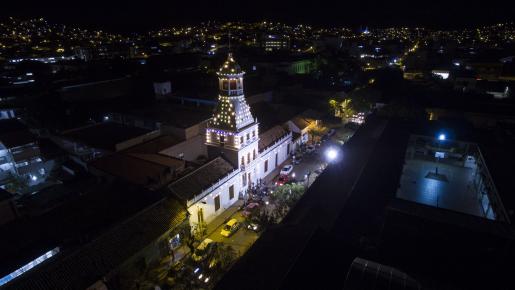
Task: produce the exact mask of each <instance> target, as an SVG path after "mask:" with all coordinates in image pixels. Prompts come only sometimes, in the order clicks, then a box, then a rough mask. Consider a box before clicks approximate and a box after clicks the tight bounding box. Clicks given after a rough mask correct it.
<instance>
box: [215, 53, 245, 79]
mask: <svg viewBox="0 0 515 290" xmlns="http://www.w3.org/2000/svg"><path fill="white" fill-rule="evenodd" d="M241 73H243V71H242V70H241V67H240V65H239V64H238V63H236V61H234V58H233V56H232V53H229V54H228V55H227V60H226V61H225V62H224V64H223V65H222V67H221V68H220V70H219V71H218V74H220V75H235V74H241Z"/></svg>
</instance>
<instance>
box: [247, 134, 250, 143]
mask: <svg viewBox="0 0 515 290" xmlns="http://www.w3.org/2000/svg"><path fill="white" fill-rule="evenodd" d="M249 140H250V134H249V133H247V141H249Z"/></svg>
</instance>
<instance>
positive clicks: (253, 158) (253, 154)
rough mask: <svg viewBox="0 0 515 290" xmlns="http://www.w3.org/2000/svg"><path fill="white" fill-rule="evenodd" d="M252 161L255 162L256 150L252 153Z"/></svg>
mask: <svg viewBox="0 0 515 290" xmlns="http://www.w3.org/2000/svg"><path fill="white" fill-rule="evenodd" d="M252 160H256V149H254V150H253V151H252Z"/></svg>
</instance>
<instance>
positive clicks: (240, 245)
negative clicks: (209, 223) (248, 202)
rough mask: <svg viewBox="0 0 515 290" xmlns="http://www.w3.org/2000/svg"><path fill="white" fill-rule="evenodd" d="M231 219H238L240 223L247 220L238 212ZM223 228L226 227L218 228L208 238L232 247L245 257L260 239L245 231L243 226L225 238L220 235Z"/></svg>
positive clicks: (251, 232)
mask: <svg viewBox="0 0 515 290" xmlns="http://www.w3.org/2000/svg"><path fill="white" fill-rule="evenodd" d="M231 218H235V219H237V220H238V221H239V222H240V223H243V222H244V221H245V218H244V217H243V216H242V215H241V211H238V212H236V213H235V214H234V215H232V216H231ZM223 226H224V225H223V224H222V225H221V226H219V227H218V228H216V230H215V231H213V233H211V234H210V235H209V236H208V238H210V239H212V240H213V241H215V242H221V243H224V244H226V245H230V246H232V247H233V248H234V249H235V250H236V252H238V253H239V255H243V254H244V253H245V252H246V251H247V249H248V248H249V247H250V246H251V245H252V244H253V243H254V242H255V241H256V240H257V238H258V235H257V234H256V233H255V232H253V231H249V230H247V229H245V228H244V227H243V224H242V227H241V228H240V229H239V230H238V231H237V232H236V233H234V234H233V235H232V236H230V237H228V238H227V237H224V236H222V235H221V234H220V232H221V230H222V228H223Z"/></svg>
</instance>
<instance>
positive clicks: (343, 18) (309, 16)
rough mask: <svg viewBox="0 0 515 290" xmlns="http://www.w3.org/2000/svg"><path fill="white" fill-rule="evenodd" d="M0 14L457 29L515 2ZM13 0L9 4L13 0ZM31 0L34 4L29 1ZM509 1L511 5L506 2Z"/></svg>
mask: <svg viewBox="0 0 515 290" xmlns="http://www.w3.org/2000/svg"><path fill="white" fill-rule="evenodd" d="M2 2H4V1H2ZM5 2H7V3H2V9H1V11H0V15H1V16H21V17H31V16H36V17H37V16H45V17H47V18H48V20H50V21H52V22H55V23H65V24H80V25H82V26H87V27H93V28H105V29H108V30H115V31H143V30H147V29H152V28H158V27H162V26H163V25H166V24H188V23H197V22H201V21H207V20H220V21H230V20H245V21H256V20H258V21H261V20H279V21H282V22H287V23H291V24H295V23H308V24H313V25H318V26H325V25H331V26H351V27H359V26H362V25H363V26H371V27H375V26H393V25H409V26H413V25H420V26H429V27H437V28H460V27H463V26H473V25H476V24H488V23H495V22H500V21H513V20H514V19H515V8H514V7H515V4H513V2H514V1H500V0H488V1H481V3H482V5H478V4H476V2H479V1H471V0H469V1H452V0H447V1H441V0H434V1H416V0H413V1H396V0H392V1H372V0H370V1H367V0H355V1H345V0H333V1H329V0H312V1H305V0H304V1H300V0H299V1H292V0H275V1H270V0H252V1H243V0H240V1H234V0H233V1H226V0H221V1H215V0H213V1H204V0H183V1H175V0H168V1H154V0H140V1H131V0H126V1H116V0H115V1H110V0H104V1H99V0H75V1H67V2H66V1H51V0H45V1H43V0H39V1H5ZM13 2H14V3H13ZM31 2H33V3H32V4H31ZM510 2H512V3H511V4H509V3H510Z"/></svg>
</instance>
